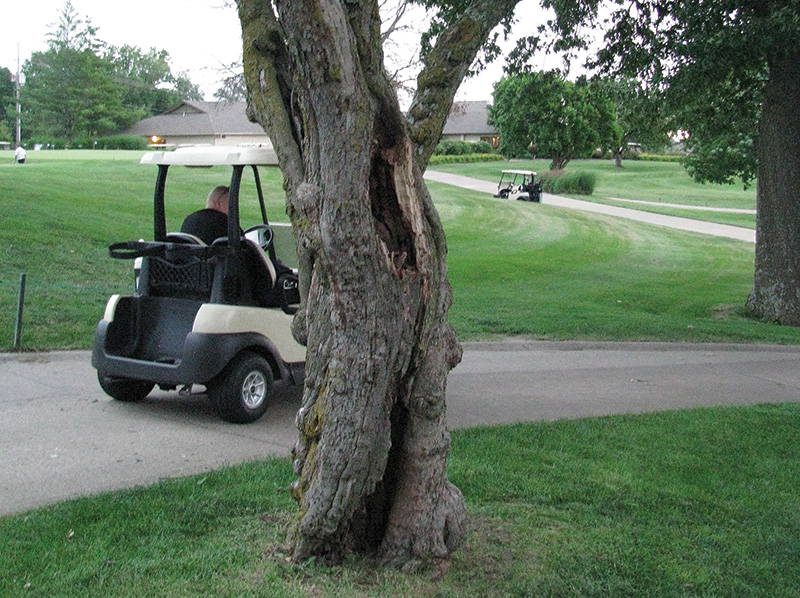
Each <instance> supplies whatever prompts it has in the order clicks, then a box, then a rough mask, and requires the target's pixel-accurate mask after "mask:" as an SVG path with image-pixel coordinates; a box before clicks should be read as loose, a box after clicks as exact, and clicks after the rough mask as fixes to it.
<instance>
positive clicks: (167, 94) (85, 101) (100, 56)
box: [21, 2, 202, 143]
mask: <svg viewBox="0 0 800 598" xmlns="http://www.w3.org/2000/svg"><path fill="white" fill-rule="evenodd" d="M52 29H53V31H52V32H51V33H50V35H49V36H48V46H49V47H48V49H47V50H46V51H44V52H34V53H33V54H32V55H31V58H30V59H29V60H28V61H27V62H26V63H25V65H24V66H23V73H24V75H25V85H24V86H23V87H22V90H21V96H22V98H21V99H22V107H23V111H24V113H25V115H26V119H25V120H26V123H27V126H26V129H25V131H26V135H27V136H29V137H35V138H38V139H41V140H43V141H56V140H58V141H60V142H66V143H70V142H72V141H74V140H76V139H89V138H93V137H97V136H102V135H106V134H109V133H114V132H117V131H120V130H122V129H124V128H126V127H129V126H130V125H132V124H133V123H134V122H136V121H137V120H139V119H141V118H144V117H146V116H152V115H154V114H158V113H160V112H163V111H164V110H166V109H167V108H169V107H171V106H173V105H175V104H177V103H178V102H180V101H181V100H183V99H202V95H201V94H200V91H199V89H198V87H197V86H196V85H194V84H192V83H191V81H189V79H188V78H187V77H186V76H184V75H177V76H175V75H173V74H172V72H171V69H170V66H169V55H168V54H167V52H165V51H159V50H157V49H155V48H151V49H150V50H149V51H147V52H144V51H142V50H141V49H139V48H136V47H132V46H122V47H120V48H117V47H113V46H112V47H108V46H107V45H106V44H105V43H104V42H102V41H101V40H99V39H98V38H97V29H96V28H95V27H93V26H92V25H91V22H90V20H89V19H84V18H83V17H81V16H80V15H79V14H78V13H77V12H76V11H75V9H74V8H73V6H72V4H71V3H69V2H67V3H66V4H65V5H64V8H63V9H62V11H61V13H60V15H59V20H58V22H57V23H55V24H54V25H53V26H52Z"/></svg>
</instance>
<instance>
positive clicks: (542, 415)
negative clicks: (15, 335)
mask: <svg viewBox="0 0 800 598" xmlns="http://www.w3.org/2000/svg"><path fill="white" fill-rule="evenodd" d="M89 360H90V355H89V352H87V351H76V352H54V353H30V354H0V412H1V413H2V417H0V516H2V515H6V514H9V513H15V512H20V511H24V510H28V509H31V508H34V507H39V506H43V505H48V504H52V503H54V502H57V501H60V500H63V499H66V498H71V497H76V496H82V495H88V494H92V493H96V492H101V491H107V490H115V489H119V488H125V487H131V486H135V485H140V484H150V483H153V482H156V481H158V480H159V479H161V478H166V477H175V476H182V475H189V474H193V473H199V472H203V471H209V470H212V469H215V468H218V467H220V466H223V465H229V464H236V463H241V462H245V461H249V460H255V459H261V458H263V457H265V456H268V455H278V456H287V455H288V454H289V452H290V450H291V447H292V445H293V444H294V442H295V440H296V431H295V428H294V416H295V413H296V411H297V409H298V408H299V403H300V392H299V389H296V388H289V389H284V391H283V392H282V393H280V394H279V395H278V396H276V398H275V400H274V402H273V404H272V406H271V408H270V410H269V411H268V412H267V414H266V415H265V416H264V417H263V418H262V419H261V420H259V421H258V422H255V423H254V424H250V425H246V426H237V425H233V424H228V423H225V422H223V421H221V420H219V419H218V418H217V416H216V414H215V413H214V411H213V409H212V407H211V406H210V404H209V403H208V401H207V399H206V397H205V396H204V395H202V394H196V395H192V396H188V397H180V396H178V395H177V393H164V392H161V391H155V392H153V393H151V396H150V397H148V399H146V400H145V401H144V402H142V403H135V404H129V403H120V402H117V401H113V400H111V399H110V398H108V397H107V396H106V395H105V394H103V392H102V391H101V389H100V387H99V386H98V384H97V379H96V375H95V371H94V369H93V368H92V367H91V365H90V361H89ZM198 390H202V387H198ZM447 401H448V421H449V423H450V425H451V427H454V428H461V427H469V426H478V425H490V424H504V423H513V422H519V421H538V420H554V419H559V418H579V417H590V416H598V415H608V414H620V413H641V412H647V411H659V410H665V409H679V408H685V407H694V406H703V405H705V406H708V405H739V404H751V403H764V402H767V403H771V402H780V401H800V347H777V346H738V345H683V344H660V343H625V344H619V343H579V342H510V343H485V344H480V343H468V344H466V345H465V352H464V359H463V361H462V363H461V364H460V365H459V366H458V367H457V368H456V369H455V370H454V371H453V372H452V374H451V375H450V378H449V381H448V392H447Z"/></svg>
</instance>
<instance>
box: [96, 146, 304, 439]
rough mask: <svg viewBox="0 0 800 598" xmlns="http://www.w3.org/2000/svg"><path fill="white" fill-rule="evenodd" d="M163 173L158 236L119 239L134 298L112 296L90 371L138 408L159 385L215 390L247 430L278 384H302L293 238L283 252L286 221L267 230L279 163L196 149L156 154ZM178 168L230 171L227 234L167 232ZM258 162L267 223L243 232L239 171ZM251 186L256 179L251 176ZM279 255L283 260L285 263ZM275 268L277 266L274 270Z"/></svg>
mask: <svg viewBox="0 0 800 598" xmlns="http://www.w3.org/2000/svg"><path fill="white" fill-rule="evenodd" d="M141 163H142V164H155V165H157V166H158V175H157V178H156V186H155V197H154V237H153V238H154V240H153V241H141V240H140V241H128V242H124V243H115V244H114V245H111V246H110V247H109V255H110V256H111V257H112V258H116V259H123V260H131V261H133V262H134V264H135V266H137V267H135V270H136V272H137V274H136V280H135V285H134V289H135V290H134V292H133V294H132V295H113V296H112V297H111V298H110V299H109V300H108V303H107V305H106V309H105V314H104V315H103V319H102V320H100V322H99V323H98V325H97V330H96V332H95V337H94V347H93V350H92V365H93V366H94V367H95V368H96V369H97V377H98V380H99V382H100V386H101V387H102V388H103V390H104V391H105V392H106V393H107V394H108V395H110V396H111V397H113V398H114V399H117V400H119V401H140V400H142V399H144V398H145V397H146V396H147V395H148V394H149V393H150V391H151V390H152V389H153V387H154V386H156V385H158V386H159V387H160V388H161V389H162V390H175V389H178V388H180V389H181V392H183V393H186V392H189V391H191V387H192V385H194V384H198V385H202V386H205V387H206V391H207V394H208V396H209V397H210V399H211V401H212V403H213V404H214V407H215V408H216V410H217V412H218V413H219V415H220V417H222V418H223V419H225V420H227V421H230V422H235V423H248V422H252V421H255V420H257V419H258V418H259V417H261V416H262V415H263V413H264V412H265V410H266V409H267V406H268V404H269V398H270V394H271V392H272V387H273V383H274V381H275V380H281V381H284V382H286V383H290V384H298V383H301V382H302V378H303V366H304V362H305V347H303V346H301V345H299V344H298V343H297V342H296V341H295V340H294V338H293V337H292V334H291V330H290V326H291V321H292V314H293V313H294V312H295V311H296V309H297V304H298V303H299V296H298V293H297V277H296V274H295V273H294V272H293V271H292V270H291V269H290V268H288V267H284V266H283V265H282V264H281V262H285V263H286V264H287V265H293V264H296V253H295V254H294V255H292V253H291V251H292V250H294V245H293V243H284V244H283V245H282V246H281V247H282V251H284V253H283V254H281V255H278V254H277V250H276V243H275V242H274V241H275V237H276V234H277V235H281V234H282V235H283V236H286V235H291V227H290V226H288V225H284V226H282V227H281V226H276V225H270V223H269V221H268V220H267V212H266V208H265V206H264V197H263V192H262V189H261V182H260V178H259V174H258V166H271V167H274V166H277V158H276V156H275V153H274V151H273V150H272V149H271V148H265V147H187V148H179V149H177V150H175V151H174V152H150V153H147V154H145V156H144V157H143V158H142V160H141ZM172 166H176V167H177V166H187V167H194V168H198V167H211V166H230V167H231V168H232V175H231V179H230V191H229V196H230V199H229V204H228V235H227V237H222V238H219V239H216V240H215V241H214V242H213V243H212V244H210V245H209V244H206V243H204V242H203V241H202V240H200V239H199V238H197V237H195V236H193V235H189V234H186V233H168V232H167V225H166V215H165V199H164V198H165V193H164V191H165V187H166V180H167V173H168V171H169V169H170V167H172ZM247 167H251V169H252V173H253V177H254V179H255V188H256V192H257V195H258V203H259V206H260V209H261V220H262V221H261V222H259V223H258V224H256V225H254V226H252V227H250V228H248V229H247V230H246V231H244V233H242V230H241V228H240V218H239V214H240V206H241V204H242V203H243V201H242V200H243V198H242V197H240V188H241V183H242V176H243V174H244V173H245V171H246V168H247ZM248 182H249V181H248ZM279 260H280V261H279ZM276 268H277V270H276Z"/></svg>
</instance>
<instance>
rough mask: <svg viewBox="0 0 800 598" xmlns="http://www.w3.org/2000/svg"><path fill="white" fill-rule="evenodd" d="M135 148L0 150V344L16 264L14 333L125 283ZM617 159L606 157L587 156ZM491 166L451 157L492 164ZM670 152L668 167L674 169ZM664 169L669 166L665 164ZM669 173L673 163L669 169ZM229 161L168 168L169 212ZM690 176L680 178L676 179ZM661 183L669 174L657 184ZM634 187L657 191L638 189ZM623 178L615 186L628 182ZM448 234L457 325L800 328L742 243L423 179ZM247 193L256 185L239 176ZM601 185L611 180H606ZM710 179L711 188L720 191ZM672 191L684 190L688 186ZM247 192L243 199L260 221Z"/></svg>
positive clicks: (553, 335)
mask: <svg viewBox="0 0 800 598" xmlns="http://www.w3.org/2000/svg"><path fill="white" fill-rule="evenodd" d="M140 156H141V153H140V152H101V151H97V152H92V151H59V152H31V156H30V160H29V162H28V163H27V164H25V165H24V166H19V165H14V164H11V163H10V162H9V163H2V164H0V181H2V187H3V189H4V190H5V191H4V193H5V195H4V198H3V202H2V203H0V218H2V222H3V234H2V237H0V256H1V259H0V350H8V349H10V348H11V346H12V342H13V336H14V334H13V332H14V319H15V314H16V301H17V291H18V286H19V278H20V274H21V273H22V272H25V273H26V275H27V287H26V300H25V312H24V320H23V321H24V325H23V331H22V332H23V334H22V345H23V348H24V349H29V350H44V349H77V348H81V349H85V348H88V347H89V346H90V344H91V340H92V335H93V331H94V327H95V325H96V322H97V320H98V319H99V318H100V316H101V315H102V311H103V307H104V305H105V302H106V300H107V298H108V296H109V295H111V294H113V293H117V292H123V293H128V292H130V291H131V290H132V284H133V276H132V269H131V263H130V262H129V261H120V260H112V259H110V258H108V256H107V247H108V245H109V244H111V243H114V242H117V241H124V240H135V239H138V238H144V239H151V238H152V195H153V184H154V181H155V170H156V169H155V168H153V167H152V166H141V165H139V164H138V159H139V157H140ZM588 164H591V165H595V166H596V167H597V168H604V169H612V172H613V173H614V174H616V172H615V171H613V164H612V163H610V162H588ZM500 168H501V166H500V165H498V164H497V163H492V164H474V165H473V164H467V165H458V171H459V172H461V173H463V174H471V175H473V176H478V175H479V174H480V173H476V172H474V171H476V170H479V171H481V172H483V173H484V175H483V176H484V178H489V179H493V178H494V177H495V175H496V172H497V170H498V169H500ZM640 168H644V169H645V170H644V171H638V172H639V174H640V177H644V180H648V177H651V176H655V174H653V173H661V174H659V176H660V177H661V179H665V180H667V181H669V180H671V179H675V182H673V183H671V186H672V187H674V188H683V187H686V186H687V180H688V177H686V176H685V173H683V172H682V170H680V166H679V165H676V164H668V163H658V162H628V163H627V164H626V170H625V176H626V177H629V178H631V179H632V180H633V179H635V176H634V174H635V172H637V170H636V169H640ZM676 168H677V169H678V170H676ZM670 169H671V170H670ZM669 173H671V174H669ZM228 176H229V173H228V172H227V170H225V169H216V168H214V169H201V170H198V169H192V170H188V169H177V168H174V169H171V170H170V176H169V182H168V193H170V195H169V198H168V214H167V216H168V228H169V229H170V230H177V229H178V228H179V227H180V223H181V221H182V219H183V216H184V215H185V214H188V213H190V212H192V211H194V210H195V209H198V208H199V207H200V206H202V205H203V202H204V198H205V195H206V194H207V193H208V190H209V189H211V188H212V187H213V186H214V185H217V184H220V183H221V182H225V181H227V179H228ZM262 178H263V180H264V181H263V182H264V186H265V188H266V189H267V191H268V193H267V203H268V210H269V211H270V214H271V215H272V219H273V220H283V221H286V220H287V217H286V215H285V209H284V198H283V191H282V188H281V179H280V173H279V172H278V171H277V169H270V170H266V171H264V172H263V173H262ZM685 179H686V180H685ZM689 184H690V185H689V186H694V187H698V188H699V189H700V190H701V191H703V193H705V194H706V199H705V200H703V199H702V198H701V197H700V196H697V197H695V200H694V201H707V202H708V203H714V205H731V206H732V205H733V204H736V205H740V204H741V203H742V202H743V201H744V200H741V199H736V198H737V197H738V195H739V194H740V193H741V192H740V191H737V190H731V189H727V188H725V189H720V188H716V187H714V186H698V185H695V184H694V183H691V181H689ZM665 185H666V184H665ZM641 186H642V189H643V191H642V195H641V196H639V197H635V198H636V199H652V197H651V196H650V195H648V194H647V193H645V191H644V188H645V187H646V185H644V183H642V185H641ZM637 188H638V186H637V184H636V183H635V182H628V183H625V184H624V185H623V186H621V187H620V188H619V189H617V190H616V191H614V193H615V195H617V196H618V195H627V194H632V193H633V190H635V189H637ZM430 189H431V192H432V194H433V196H434V200H435V201H436V205H437V207H438V209H439V211H440V213H441V215H442V220H443V222H444V226H445V230H446V233H447V237H448V245H449V251H450V253H449V260H448V263H449V269H450V281H451V283H452V285H453V288H454V291H455V305H454V306H453V308H452V310H451V319H452V322H453V323H454V325H455V327H456V329H457V331H458V333H459V336H460V338H461V339H462V340H474V339H492V338H501V337H507V336H519V337H525V338H546V339H567V338H570V339H591V340H672V341H733V342H779V343H798V342H800V331H798V330H797V329H792V328H785V327H779V326H775V325H771V324H765V323H761V322H757V321H753V320H751V319H748V318H747V317H746V315H745V314H744V313H743V311H742V305H743V304H744V302H745V299H746V298H747V295H748V293H749V291H750V286H751V284H752V276H753V247H752V246H751V245H748V244H746V243H740V242H735V241H726V240H718V239H711V238H707V237H704V236H701V235H693V234H689V233H682V232H677V231H671V230H667V229H662V228H657V227H650V226H646V225H642V224H638V223H633V222H629V221H623V220H619V219H614V218H610V217H603V216H596V215H588V214H580V213H577V212H571V211H567V210H561V209H557V208H553V207H550V206H546V205H543V206H539V205H530V204H524V203H523V202H513V203H511V202H502V201H499V200H494V199H492V198H491V197H489V196H487V195H485V194H479V193H473V192H468V191H464V190H461V189H456V188H454V187H450V186H446V185H436V184H433V183H431V184H430ZM244 192H245V193H248V192H252V187H246V188H245V191H244ZM609 192H611V191H609ZM714 193H718V194H720V197H719V198H716V199H715V197H716V196H715V195H714ZM681 201H682V202H687V201H688V200H687V199H685V198H682V199H681ZM256 219H257V212H256V211H255V209H254V208H252V209H250V210H249V211H246V212H245V221H246V222H253V223H254V222H255V221H256Z"/></svg>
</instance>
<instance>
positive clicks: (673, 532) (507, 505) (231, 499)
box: [0, 404, 800, 598]
mask: <svg viewBox="0 0 800 598" xmlns="http://www.w3.org/2000/svg"><path fill="white" fill-rule="evenodd" d="M798 429H800V404H785V405H772V406H756V407H743V408H742V407H737V408H715V409H699V410H690V411H679V412H671V413H659V414H649V415H637V416H621V417H605V418H597V419H591V420H578V421H561V422H555V423H535V424H524V425H522V424H520V425H515V426H510V427H498V428H492V429H474V430H462V431H456V432H454V434H453V445H452V452H451V459H450V463H449V468H448V471H449V475H450V477H451V479H452V480H453V482H454V483H455V484H456V485H457V486H459V487H460V488H461V490H462V491H463V493H464V496H465V499H466V502H467V506H468V511H469V535H468V538H467V541H466V544H465V545H464V546H463V547H462V548H461V549H460V550H458V551H457V552H456V553H455V556H454V558H453V561H452V564H451V567H450V570H449V571H448V572H447V573H446V574H445V576H444V577H443V579H441V580H439V581H432V580H431V579H430V577H429V576H427V575H425V574H419V575H405V574H400V573H398V572H395V571H383V570H376V568H375V566H374V564H373V563H371V562H370V561H368V560H364V559H361V558H352V559H350V560H349V561H347V562H346V563H345V565H344V566H343V567H341V568H338V567H337V568H328V567H325V566H323V565H321V564H315V563H306V564H304V565H300V566H292V565H290V564H288V563H287V562H286V561H285V559H284V556H283V554H282V552H281V542H282V541H283V538H284V535H283V534H284V529H285V525H286V524H287V522H288V521H289V519H290V518H291V515H292V511H293V503H292V502H291V500H290V499H289V497H288V492H287V490H286V488H287V486H288V485H289V483H290V482H291V480H292V471H291V469H292V467H291V463H290V462H289V461H288V460H270V461H267V462H263V463H250V464H245V465H241V466H238V467H233V468H228V469H222V470H220V471H216V472H213V473H208V474H203V475H201V476H194V477H189V478H184V479H179V480H170V481H162V482H161V483H159V484H156V485H155V486H152V487H150V488H136V489H132V490H126V491H121V492H115V493H112V494H104V495H100V496H97V497H92V498H86V499H80V500H74V501H68V502H64V503H61V504H59V505H55V506H53V507H49V508H45V509H41V510H38V511H34V512H30V513H26V514H22V515H17V516H12V517H5V518H2V519H0V555H2V558H0V595H2V596H9V597H17V596H32V597H33V596H35V597H39V596H42V597H45V596H46V597H55V596H58V597H59V598H70V597H75V598H87V597H102V598H113V597H124V598H135V597H148V598H149V597H152V596H159V597H195V596H215V597H232V598H233V597H236V598H238V597H241V596H254V597H256V596H263V597H287V598H288V597H309V598H320V597H342V598H354V597H355V598H358V597H387V598H388V597H394V596H404V597H409V598H430V597H439V598H449V597H452V598H460V597H471V596H475V597H492V598H494V597H520V598H522V597H529V596H530V597H538V596H554V597H562V598H567V597H574V598H585V597H587V596H603V597H610V598H625V597H630V598H643V597H654V598H667V597H690V596H704V597H709V598H711V597H731V598H734V597H736V598H738V597H742V596H753V597H764V598H794V597H795V596H797V595H798V593H800V534H798V532H799V531H800V498H799V497H798V493H797V480H798V479H800V436H798V432H797V431H798Z"/></svg>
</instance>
